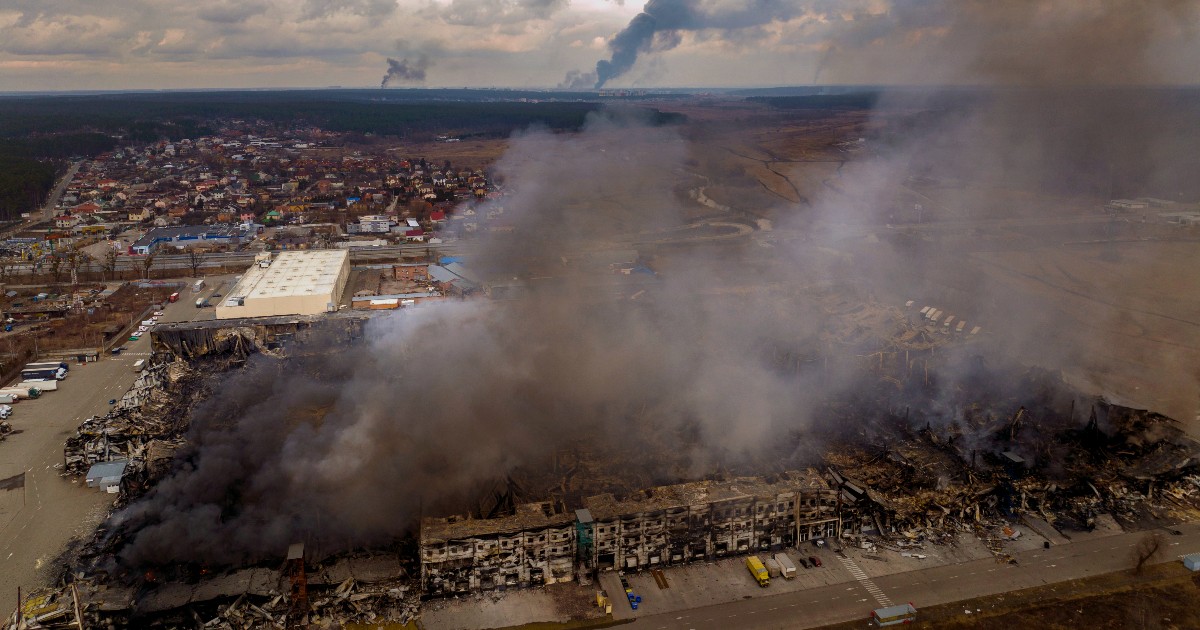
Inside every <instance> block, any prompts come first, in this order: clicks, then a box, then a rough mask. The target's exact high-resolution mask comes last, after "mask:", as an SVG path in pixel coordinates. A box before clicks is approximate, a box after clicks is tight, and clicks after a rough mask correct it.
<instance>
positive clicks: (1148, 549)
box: [1132, 532, 1163, 575]
mask: <svg viewBox="0 0 1200 630" xmlns="http://www.w3.org/2000/svg"><path fill="white" fill-rule="evenodd" d="M1162 550H1163V536H1162V534H1160V533H1158V532H1147V533H1146V535H1145V536H1142V539H1141V540H1139V541H1138V544H1137V545H1135V546H1134V548H1133V552H1132V556H1133V574H1134V575H1141V574H1142V570H1143V569H1145V568H1146V565H1147V564H1149V563H1150V562H1151V561H1152V560H1154V558H1156V557H1157V556H1158V555H1159V554H1161V553H1162Z"/></svg>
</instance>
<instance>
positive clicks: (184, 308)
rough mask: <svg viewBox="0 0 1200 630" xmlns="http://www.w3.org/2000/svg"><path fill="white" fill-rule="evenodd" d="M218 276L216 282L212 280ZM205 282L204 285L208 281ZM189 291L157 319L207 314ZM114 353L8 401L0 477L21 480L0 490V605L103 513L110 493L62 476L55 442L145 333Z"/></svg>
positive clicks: (124, 380)
mask: <svg viewBox="0 0 1200 630" xmlns="http://www.w3.org/2000/svg"><path fill="white" fill-rule="evenodd" d="M217 284H219V283H217ZM208 290H209V291H211V290H213V289H212V288H209V289H208ZM188 295H190V292H185V295H184V296H182V297H181V298H180V301H179V302H177V303H175V304H168V305H167V308H166V309H165V312H166V315H165V316H164V317H163V319H162V321H187V320H190V319H193V318H200V317H204V316H205V311H208V312H209V313H208V316H209V317H211V310H212V309H197V308H196V307H195V300H194V299H192V300H191V301H189V300H187V299H186V298H187V296H188ZM124 347H125V349H124V351H123V352H122V353H121V354H120V355H119V356H116V357H114V356H112V355H111V354H106V355H103V356H101V359H100V361H97V362H94V363H87V364H84V365H79V364H76V363H74V362H69V363H70V364H71V371H70V373H69V375H68V376H67V378H66V379H65V380H63V381H60V382H59V388H58V390H56V391H53V392H47V393H45V394H43V395H42V397H41V398H39V399H37V400H22V401H20V402H19V403H17V404H15V405H13V415H12V417H11V418H10V419H9V421H10V422H11V423H12V424H13V428H14V429H15V430H16V433H15V434H13V435H10V436H9V437H8V439H7V440H5V441H3V442H0V478H7V477H10V476H12V475H16V474H19V473H20V472H22V471H24V472H25V474H26V478H25V488H24V489H23V490H22V489H17V490H8V491H0V612H2V613H3V614H7V613H8V612H9V611H11V610H13V609H14V607H15V606H16V601H17V587H18V586H21V587H22V588H23V589H24V590H25V592H28V591H29V589H31V588H33V587H35V586H38V585H40V584H43V583H44V582H45V581H46V580H47V579H51V578H53V577H54V576H53V571H52V569H53V567H51V566H50V565H51V564H52V562H53V560H54V558H55V557H57V556H58V555H59V554H60V553H61V552H62V551H63V550H64V549H65V547H66V545H67V543H68V541H69V540H70V539H71V538H73V537H77V536H88V535H90V534H91V532H92V531H93V530H94V529H95V527H96V525H97V524H99V523H100V522H101V521H102V520H103V519H104V517H105V516H106V514H107V512H108V509H109V507H110V506H111V504H112V502H113V500H114V499H115V498H116V497H115V495H108V494H104V493H101V492H99V491H97V490H93V489H90V488H87V487H85V485H84V482H83V479H82V478H75V477H62V476H60V473H61V465H62V462H63V444H64V442H65V441H66V439H67V438H68V437H70V436H71V435H74V433H75V429H76V428H77V427H78V426H79V423H80V422H82V421H83V420H84V419H86V418H88V417H90V416H93V415H101V414H104V413H106V412H107V411H108V408H109V405H108V401H109V400H111V399H114V398H120V397H121V395H122V394H124V393H125V391H126V390H128V389H129V387H130V386H131V385H132V384H133V381H134V378H135V373H134V372H133V369H132V368H133V363H134V362H135V361H137V360H138V359H145V358H147V357H148V356H149V351H150V338H149V336H144V337H142V338H141V339H139V340H138V341H126V342H125V344H124Z"/></svg>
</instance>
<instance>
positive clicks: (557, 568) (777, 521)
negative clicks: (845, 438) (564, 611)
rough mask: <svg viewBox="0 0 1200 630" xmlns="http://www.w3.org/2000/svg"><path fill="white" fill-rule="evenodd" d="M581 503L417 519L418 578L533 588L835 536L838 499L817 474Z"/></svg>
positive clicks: (428, 585)
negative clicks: (501, 514)
mask: <svg viewBox="0 0 1200 630" xmlns="http://www.w3.org/2000/svg"><path fill="white" fill-rule="evenodd" d="M584 503H585V507H584V508H583V509H579V510H575V511H574V512H569V511H567V510H562V509H555V504H554V503H551V502H545V503H533V504H527V505H522V506H519V507H518V508H517V511H516V514H514V515H512V516H506V517H500V518H490V519H445V518H426V519H424V520H423V521H422V523H421V539H420V557H421V579H422V586H423V588H424V590H425V592H426V593H428V594H431V595H444V594H450V593H460V592H468V591H474V590H481V589H489V588H498V587H501V586H536V585H540V584H550V583H553V582H558V581H568V580H572V579H575V578H576V577H577V576H578V574H579V573H580V572H585V573H590V572H591V571H596V570H600V571H603V570H610V569H621V570H626V571H638V570H641V569H644V568H650V567H656V566H667V565H676V564H686V563H688V562H691V561H694V560H709V559H713V558H720V557H724V556H732V555H737V554H742V553H752V552H756V551H762V550H777V549H781V548H784V547H788V546H792V545H795V544H797V543H799V542H802V541H806V540H811V539H814V538H822V537H837V536H840V535H841V526H842V515H841V502H840V500H839V498H838V493H837V491H836V490H834V489H832V488H831V487H830V485H829V483H828V482H827V481H826V480H825V479H824V478H823V477H822V476H821V475H820V474H818V473H817V472H816V471H814V470H811V469H809V470H805V471H791V472H786V473H782V474H780V475H776V476H771V477H766V478H764V477H738V478H734V479H730V480H725V481H696V482H691V483H684V484H677V485H671V486H660V487H657V488H650V489H647V490H642V491H639V492H636V493H634V494H632V495H630V496H627V497H623V498H621V499H617V498H616V497H614V496H613V495H612V494H601V495H596V496H592V497H588V498H587V499H586V500H585V502H584Z"/></svg>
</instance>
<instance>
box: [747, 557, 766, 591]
mask: <svg viewBox="0 0 1200 630" xmlns="http://www.w3.org/2000/svg"><path fill="white" fill-rule="evenodd" d="M746 568H747V569H749V570H750V575H753V576H754V581H755V582H758V585H759V586H761V587H763V588H766V587H768V586H770V585H771V574H770V573H767V567H766V566H764V565H763V563H762V560H759V559H758V556H750V557H749V558H746Z"/></svg>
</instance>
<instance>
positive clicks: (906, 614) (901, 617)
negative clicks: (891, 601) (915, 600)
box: [871, 604, 917, 626]
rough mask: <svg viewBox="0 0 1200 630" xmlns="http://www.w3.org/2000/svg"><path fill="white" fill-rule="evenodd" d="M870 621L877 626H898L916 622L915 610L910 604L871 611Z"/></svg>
mask: <svg viewBox="0 0 1200 630" xmlns="http://www.w3.org/2000/svg"><path fill="white" fill-rule="evenodd" d="M871 619H872V620H873V621H874V622H875V625H877V626H898V625H901V624H906V623H913V622H915V621H916V620H917V609H916V608H915V607H914V606H913V605H912V604H900V605H899V606H887V607H885V608H876V609H875V610H872V611H871Z"/></svg>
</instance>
